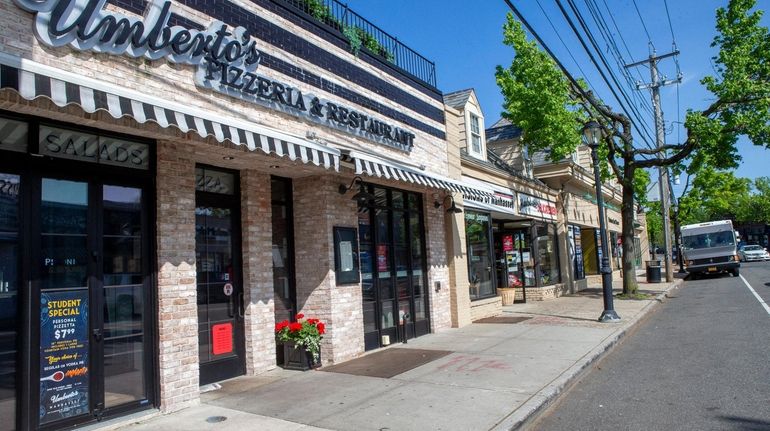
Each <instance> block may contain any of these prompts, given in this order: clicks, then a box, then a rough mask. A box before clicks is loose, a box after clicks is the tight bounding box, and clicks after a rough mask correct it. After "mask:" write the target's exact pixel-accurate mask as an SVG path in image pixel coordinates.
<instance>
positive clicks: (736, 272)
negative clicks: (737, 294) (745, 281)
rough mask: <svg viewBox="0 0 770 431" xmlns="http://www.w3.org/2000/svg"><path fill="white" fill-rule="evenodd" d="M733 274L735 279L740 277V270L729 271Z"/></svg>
mask: <svg viewBox="0 0 770 431" xmlns="http://www.w3.org/2000/svg"><path fill="white" fill-rule="evenodd" d="M730 272H731V273H732V274H733V277H737V276H739V275H741V270H740V269H738V268H735V269H734V270H732V271H730Z"/></svg>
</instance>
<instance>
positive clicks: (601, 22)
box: [585, 0, 654, 115]
mask: <svg viewBox="0 0 770 431" xmlns="http://www.w3.org/2000/svg"><path fill="white" fill-rule="evenodd" d="M585 4H586V6H587V7H588V11H589V12H590V14H591V17H592V18H593V20H594V22H595V23H596V26H597V27H598V28H599V33H600V34H601V36H602V38H604V40H605V42H607V45H608V48H609V49H608V50H609V52H610V54H612V56H613V57H614V58H615V62H616V64H617V67H618V70H620V73H621V74H622V75H623V76H624V77H625V78H626V83H627V84H628V87H629V89H631V96H632V97H633V99H634V100H635V101H636V103H637V106H639V107H640V108H642V109H644V110H646V111H647V113H648V114H650V115H654V113H653V110H652V106H651V104H650V101H649V100H648V99H647V98H646V97H644V96H642V95H641V94H639V92H638V91H636V90H637V88H636V82H635V81H634V78H633V77H632V76H631V72H630V71H629V70H628V69H627V68H626V67H625V65H626V64H627V62H626V60H625V58H623V54H622V53H621V52H620V49H619V48H618V45H617V42H616V41H615V38H614V37H613V35H612V31H611V30H610V28H609V25H607V21H606V20H605V19H604V17H602V15H601V12H600V10H599V6H598V4H597V3H596V1H595V0H585ZM605 4H606V3H605ZM616 29H617V26H616ZM619 35H620V37H621V40H623V36H622V34H620V33H619ZM626 50H628V49H627V47H626ZM637 71H638V70H637ZM639 76H640V77H641V72H639Z"/></svg>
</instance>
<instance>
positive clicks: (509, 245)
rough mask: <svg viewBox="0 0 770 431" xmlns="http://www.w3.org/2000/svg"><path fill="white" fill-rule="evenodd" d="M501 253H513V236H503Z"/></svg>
mask: <svg viewBox="0 0 770 431" xmlns="http://www.w3.org/2000/svg"><path fill="white" fill-rule="evenodd" d="M503 251H513V235H503Z"/></svg>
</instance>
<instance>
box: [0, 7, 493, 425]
mask: <svg viewBox="0 0 770 431" xmlns="http://www.w3.org/2000/svg"><path fill="white" fill-rule="evenodd" d="M0 1H2V9H3V12H4V13H3V15H2V16H0V25H2V28H3V29H4V30H5V32H6V34H7V35H15V36H9V37H15V38H17V39H15V40H14V43H13V44H11V43H8V44H4V45H2V46H0V313H2V315H1V317H0V325H2V328H1V331H2V332H0V416H2V417H3V419H4V420H3V421H2V423H0V429H3V430H4V429H20V430H29V429H38V428H43V429H61V428H66V427H71V426H78V425H83V424H86V423H89V422H93V421H95V420H101V419H103V418H111V417H116V416H121V415H124V414H127V413H130V412H135V411H139V410H143V409H151V408H160V409H161V410H163V411H165V412H170V411H174V410H178V409H181V408H184V407H187V406H190V405H194V404H196V403H197V402H198V400H199V394H200V385H203V384H206V383H212V382H216V381H219V380H223V379H227V378H231V377H235V376H238V375H242V374H257V373H261V372H264V371H266V370H269V369H271V368H274V367H275V366H276V364H277V361H279V360H280V357H279V355H278V352H277V349H276V343H275V337H274V332H273V328H274V325H275V323H276V322H279V321H282V320H284V319H293V318H294V316H295V315H296V314H297V313H303V314H305V315H306V316H308V317H316V318H319V319H321V320H323V321H324V322H325V323H326V328H327V335H326V337H325V339H324V340H323V345H322V360H323V362H324V364H331V363H335V362H339V361H343V360H346V359H350V358H353V357H356V356H358V355H361V354H362V353H364V352H365V351H366V350H369V349H375V348H379V347H381V346H385V345H388V344H390V343H393V342H397V341H401V340H403V339H404V338H412V337H416V336H420V335H423V334H426V333H428V332H432V331H436V330H438V329H441V328H444V327H448V326H450V324H451V316H450V314H451V313H450V308H451V307H450V292H449V290H450V289H449V281H450V274H449V271H448V269H447V266H448V259H449V258H448V253H447V241H446V236H447V234H448V232H447V231H445V229H444V227H445V216H446V210H447V205H448V203H447V202H448V200H446V201H444V200H442V199H444V198H445V197H448V196H451V195H452V194H454V195H460V194H464V195H468V196H476V197H479V198H480V197H481V196H487V195H489V192H488V191H486V190H483V189H475V188H473V187H468V186H464V185H462V184H461V183H460V182H458V181H456V180H452V179H450V175H449V168H448V157H446V156H443V154H446V152H447V151H446V139H445V138H446V130H445V125H444V113H443V109H444V108H443V106H444V105H443V101H442V96H441V93H440V92H439V91H438V90H437V89H436V88H435V82H434V81H432V80H431V79H432V78H431V76H434V75H432V73H430V74H426V75H422V74H421V73H420V72H419V71H417V70H418V69H415V71H414V72H409V71H408V68H409V65H408V63H409V61H407V62H405V63H399V64H396V65H395V66H394V65H393V64H391V63H392V62H394V61H401V60H398V59H394V58H390V57H389V56H388V55H386V54H387V53H386V52H384V51H383V52H374V51H370V50H368V49H362V50H361V51H360V52H356V53H355V54H354V53H352V52H350V44H349V42H348V41H347V39H345V37H344V36H343V35H342V33H341V32H340V31H339V29H337V28H335V27H334V26H333V25H331V26H330V25H328V24H329V23H324V22H321V21H318V20H317V19H315V18H313V16H311V15H309V14H307V13H305V12H304V11H302V10H298V9H297V8H296V2H290V1H283V0H255V1H253V2H250V3H247V4H243V3H237V4H236V3H228V2H226V5H227V7H223V5H221V4H216V5H215V4H214V3H210V2H208V3H207V2H186V1H178V2H173V3H171V2H169V1H165V0H153V1H151V2H143V1H127V2H123V1H121V2H116V1H115V2H113V1H110V3H109V4H108V5H106V6H105V2H87V5H89V6H93V8H91V7H86V8H76V7H72V8H65V7H64V6H66V5H67V4H68V3H67V2H64V1H63V0H60V1H59V0H51V1H43V2H36V1H29V0H14V1H11V0H0ZM340 10H341V9H340ZM146 11H150V12H146ZM348 12H349V13H352V12H351V11H348ZM65 23H66V24H65ZM235 25H241V26H243V27H234V26H235ZM372 31H374V30H372ZM377 31H378V33H377V37H378V38H380V39H379V40H382V41H384V42H385V41H387V42H388V43H398V42H397V41H395V39H392V38H390V39H385V38H389V37H390V36H389V35H387V34H384V33H381V32H379V30H377ZM399 46H400V45H399ZM401 47H402V48H406V47H403V46H401ZM410 52H411V51H410ZM420 58H421V57H420ZM411 60H415V61H418V60H419V59H418V58H417V57H416V55H415V56H414V58H411ZM411 60H410V61H411ZM359 257H360V259H359ZM401 324H403V326H401Z"/></svg>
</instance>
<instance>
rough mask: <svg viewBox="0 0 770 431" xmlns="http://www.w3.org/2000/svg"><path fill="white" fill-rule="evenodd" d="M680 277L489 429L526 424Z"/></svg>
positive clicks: (503, 430)
mask: <svg viewBox="0 0 770 431" xmlns="http://www.w3.org/2000/svg"><path fill="white" fill-rule="evenodd" d="M683 281H684V280H683V279H681V278H680V279H676V280H674V281H673V282H672V283H671V285H670V286H669V287H668V288H666V290H664V291H663V292H661V293H659V294H658V295H656V296H655V298H653V299H652V300H651V301H650V303H649V304H647V305H645V306H644V307H643V308H642V309H641V311H640V312H639V313H638V314H637V315H636V316H634V317H633V318H632V319H631V320H629V321H628V323H627V324H626V325H625V326H624V327H623V328H620V329H618V330H617V331H615V332H614V333H612V334H611V335H609V336H608V337H607V338H605V339H604V341H602V342H601V343H600V344H599V345H598V346H596V347H594V348H593V349H591V351H590V352H588V353H586V355H585V356H583V357H582V358H581V359H580V360H579V361H577V362H576V363H575V364H574V365H572V366H571V367H569V368H568V369H567V370H565V371H564V372H563V373H561V374H560V375H559V376H558V377H556V378H555V379H554V380H553V381H551V383H549V384H548V385H546V386H545V387H544V388H543V389H541V390H540V391H538V392H537V393H536V394H534V395H533V396H532V397H531V398H530V399H529V400H527V401H526V402H524V404H522V405H521V406H519V407H518V408H517V409H516V410H514V411H513V412H512V413H511V414H509V415H508V416H506V417H505V418H504V419H503V420H502V421H500V422H499V423H498V424H497V425H495V426H494V427H493V428H491V430H494V431H509V430H511V431H512V430H520V429H523V428H524V427H525V426H527V425H529V424H531V423H532V422H533V421H534V420H535V419H537V417H538V416H539V415H540V414H542V413H543V412H544V411H545V410H546V409H547V408H548V407H549V406H551V405H552V404H554V402H555V401H556V400H557V399H558V398H559V396H560V395H561V394H562V393H563V392H564V391H565V390H566V389H567V388H569V387H570V386H571V385H572V383H574V382H575V381H576V380H577V378H578V377H579V376H580V375H581V374H582V373H583V372H585V371H586V370H587V369H588V368H589V367H590V366H591V365H592V364H594V363H595V362H597V361H598V360H599V359H601V358H602V357H603V356H604V354H605V353H607V352H608V351H609V350H610V349H612V348H613V347H614V346H615V345H617V344H618V342H619V341H620V340H621V339H622V338H623V337H624V336H625V335H626V334H628V332H629V331H630V330H631V329H633V328H634V327H635V326H636V324H637V323H639V321H641V320H642V319H643V318H644V317H645V316H646V315H647V314H649V313H650V312H651V311H652V309H653V308H654V307H657V306H658V304H660V303H662V302H663V301H664V300H665V298H666V297H667V296H668V294H669V292H671V291H672V290H674V289H678V288H679V286H680V285H681V284H682V282H683Z"/></svg>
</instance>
